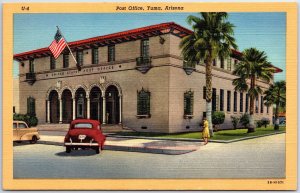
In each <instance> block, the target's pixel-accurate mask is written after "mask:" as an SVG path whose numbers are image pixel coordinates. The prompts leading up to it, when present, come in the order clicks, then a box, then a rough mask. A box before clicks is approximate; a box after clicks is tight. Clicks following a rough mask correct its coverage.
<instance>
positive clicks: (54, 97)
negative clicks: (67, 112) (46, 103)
mask: <svg viewBox="0 0 300 193" xmlns="http://www.w3.org/2000/svg"><path fill="white" fill-rule="evenodd" d="M49 100H50V123H58V122H59V101H58V93H57V91H55V90H53V91H51V92H50V94H49Z"/></svg>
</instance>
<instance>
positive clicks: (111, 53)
mask: <svg viewBox="0 0 300 193" xmlns="http://www.w3.org/2000/svg"><path fill="white" fill-rule="evenodd" d="M113 61H115V46H114V45H113V46H108V62H113Z"/></svg>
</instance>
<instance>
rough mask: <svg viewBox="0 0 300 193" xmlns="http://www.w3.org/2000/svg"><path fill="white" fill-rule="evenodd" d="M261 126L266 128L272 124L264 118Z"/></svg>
mask: <svg viewBox="0 0 300 193" xmlns="http://www.w3.org/2000/svg"><path fill="white" fill-rule="evenodd" d="M260 121H261V124H262V125H264V126H265V128H266V127H267V126H268V125H269V124H270V119H269V118H266V117H263V118H262V119H261V120H260Z"/></svg>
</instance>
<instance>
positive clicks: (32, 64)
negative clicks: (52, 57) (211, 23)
mask: <svg viewBox="0 0 300 193" xmlns="http://www.w3.org/2000/svg"><path fill="white" fill-rule="evenodd" d="M33 61H34V59H30V60H29V73H34V63H33Z"/></svg>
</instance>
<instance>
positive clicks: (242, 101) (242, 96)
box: [240, 92, 244, 112]
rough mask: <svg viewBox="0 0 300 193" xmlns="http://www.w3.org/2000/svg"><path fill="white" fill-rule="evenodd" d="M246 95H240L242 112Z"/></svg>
mask: <svg viewBox="0 0 300 193" xmlns="http://www.w3.org/2000/svg"><path fill="white" fill-rule="evenodd" d="M243 103H244V94H243V93H242V92H241V93H240V112H243Z"/></svg>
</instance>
